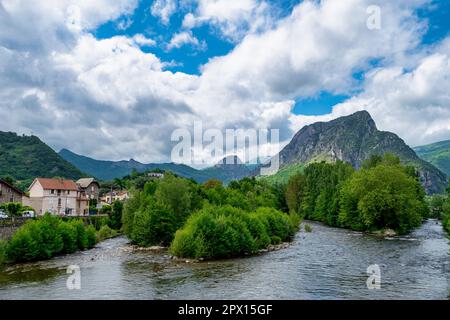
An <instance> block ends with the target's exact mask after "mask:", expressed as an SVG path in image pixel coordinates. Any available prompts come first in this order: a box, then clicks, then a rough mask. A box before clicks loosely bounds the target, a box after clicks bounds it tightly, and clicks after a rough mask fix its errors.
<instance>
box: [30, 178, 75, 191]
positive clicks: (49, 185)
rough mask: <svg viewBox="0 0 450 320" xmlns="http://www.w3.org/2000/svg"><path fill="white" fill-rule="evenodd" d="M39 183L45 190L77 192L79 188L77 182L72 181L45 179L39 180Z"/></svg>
mask: <svg viewBox="0 0 450 320" xmlns="http://www.w3.org/2000/svg"><path fill="white" fill-rule="evenodd" d="M36 180H37V181H39V183H40V184H41V186H42V188H44V189H45V190H51V189H55V190H71V191H72V190H73V191H77V190H78V187H77V184H76V183H75V182H73V181H72V180H64V179H44V178H37V179H36Z"/></svg>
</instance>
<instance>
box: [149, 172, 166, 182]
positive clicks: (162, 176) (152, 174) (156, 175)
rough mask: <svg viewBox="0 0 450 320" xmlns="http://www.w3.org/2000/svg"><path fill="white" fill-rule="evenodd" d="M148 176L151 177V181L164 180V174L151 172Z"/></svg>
mask: <svg viewBox="0 0 450 320" xmlns="http://www.w3.org/2000/svg"><path fill="white" fill-rule="evenodd" d="M148 176H149V177H150V178H151V179H154V180H159V179H163V178H164V173H159V172H150V173H149V174H148Z"/></svg>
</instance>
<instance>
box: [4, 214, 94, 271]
mask: <svg viewBox="0 0 450 320" xmlns="http://www.w3.org/2000/svg"><path fill="white" fill-rule="evenodd" d="M95 243H96V234H95V228H94V227H93V226H92V225H90V226H88V227H87V228H85V227H84V224H83V221H81V220H71V221H64V220H63V219H61V218H59V217H56V216H51V215H50V214H46V215H45V216H44V217H43V218H41V219H39V220H30V221H27V222H26V223H25V224H24V225H23V226H22V227H21V228H19V229H18V230H17V231H16V233H15V234H14V235H13V237H12V239H11V241H10V242H9V243H8V244H7V246H6V256H7V258H8V260H11V261H14V262H25V261H37V260H45V259H50V258H52V257H54V256H56V255H59V254H67V253H73V252H75V251H77V250H84V249H86V248H91V247H93V246H94V245H95Z"/></svg>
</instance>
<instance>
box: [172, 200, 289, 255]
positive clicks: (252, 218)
mask: <svg viewBox="0 0 450 320" xmlns="http://www.w3.org/2000/svg"><path fill="white" fill-rule="evenodd" d="M294 230H295V228H294V226H292V225H291V222H290V220H289V217H288V216H287V215H286V214H284V213H282V212H280V211H277V210H275V209H272V208H259V209H258V210H256V211H255V212H253V213H248V212H245V211H243V210H242V209H239V208H233V207H231V206H224V207H216V206H206V207H205V208H204V209H202V210H200V211H198V212H197V213H195V214H193V215H192V216H191V217H190V218H189V219H188V221H187V222H186V225H185V226H184V227H183V228H182V229H181V230H178V231H177V233H176V235H175V239H174V240H173V242H172V245H171V248H170V251H171V252H172V254H174V255H176V256H179V257H184V258H197V259H198V258H204V259H213V258H214V259H217V258H229V257H234V256H239V255H245V254H252V253H255V252H257V251H258V250H260V249H263V248H266V247H267V246H268V245H269V244H270V243H272V244H278V243H280V242H282V241H289V240H291V239H292V237H293V235H294V232H295V231H294Z"/></svg>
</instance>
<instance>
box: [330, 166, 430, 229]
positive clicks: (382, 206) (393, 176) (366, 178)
mask: <svg viewBox="0 0 450 320" xmlns="http://www.w3.org/2000/svg"><path fill="white" fill-rule="evenodd" d="M388 160H389V161H386V162H384V161H383V163H382V164H379V165H378V166H376V167H372V168H370V169H362V170H360V171H358V172H356V173H355V174H354V175H353V176H352V178H351V179H350V180H349V181H348V182H347V183H346V184H345V186H344V187H343V189H342V191H341V212H340V216H339V221H340V223H341V224H342V226H344V227H348V228H351V229H356V230H381V229H384V228H390V229H394V230H395V231H397V232H399V233H406V232H408V231H409V230H411V229H412V228H415V227H417V226H419V225H420V223H421V221H422V218H423V217H424V216H426V214H427V211H428V210H427V205H426V203H425V200H424V193H419V192H418V189H420V187H419V186H418V184H419V182H418V181H416V179H414V178H412V177H411V176H409V175H408V174H407V172H406V170H405V169H404V167H403V166H401V165H399V164H398V163H399V162H397V161H393V159H391V158H389V159H388Z"/></svg>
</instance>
